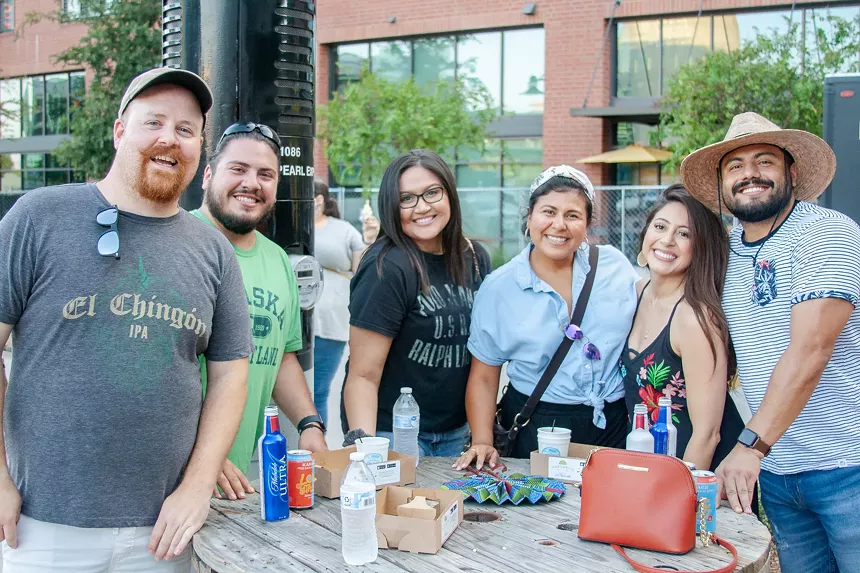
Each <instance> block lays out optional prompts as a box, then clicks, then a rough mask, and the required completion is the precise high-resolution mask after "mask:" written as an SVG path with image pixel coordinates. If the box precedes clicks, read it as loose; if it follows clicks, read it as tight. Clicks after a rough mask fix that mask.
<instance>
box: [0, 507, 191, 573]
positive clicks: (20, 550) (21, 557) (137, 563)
mask: <svg viewBox="0 0 860 573" xmlns="http://www.w3.org/2000/svg"><path fill="white" fill-rule="evenodd" d="M151 534H152V527H122V528H89V527H72V526H69V525H59V524H56V523H48V522H45V521H37V520H35V519H31V518H29V517H27V516H26V515H22V516H21V518H20V519H19V520H18V547H17V548H16V549H12V548H10V547H9V545H8V544H7V543H6V542H5V541H4V542H3V570H2V573H55V572H56V573H61V572H62V573H71V572H73V571H74V572H75V573H189V571H191V546H190V544H189V546H188V547H186V548H185V551H183V552H182V555H179V556H177V557H174V558H173V559H171V560H170V561H164V560H162V561H156V560H155V557H153V555H152V554H151V553H150V552H149V550H148V549H147V546H148V545H149V536H150V535H151Z"/></svg>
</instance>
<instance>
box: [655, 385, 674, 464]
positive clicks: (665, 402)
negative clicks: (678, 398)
mask: <svg viewBox="0 0 860 573" xmlns="http://www.w3.org/2000/svg"><path fill="white" fill-rule="evenodd" d="M657 406H658V407H659V408H660V410H666V427H667V428H668V429H669V446H668V449H667V451H666V453H667V454H669V455H670V456H673V457H678V428H676V427H675V424H674V423H673V422H672V399H671V398H660V399H658V400H657Z"/></svg>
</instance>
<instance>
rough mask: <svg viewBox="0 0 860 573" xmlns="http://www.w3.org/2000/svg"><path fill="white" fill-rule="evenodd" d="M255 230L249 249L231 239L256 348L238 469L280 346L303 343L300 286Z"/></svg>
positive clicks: (250, 445)
mask: <svg viewBox="0 0 860 573" xmlns="http://www.w3.org/2000/svg"><path fill="white" fill-rule="evenodd" d="M191 214H192V215H194V216H196V217H197V218H199V219H200V220H202V221H205V222H207V223H209V224H210V225H212V222H211V221H210V220H209V219H207V218H206V216H205V215H203V213H201V212H200V211H198V210H194V211H192V212H191ZM213 226H214V225H213ZM255 233H256V234H257V241H256V243H254V246H253V247H251V248H250V249H247V250H246V249H240V248H238V247H236V246H235V245H233V250H234V251H236V258H237V259H238V260H239V268H240V269H242V280H243V281H244V283H245V297H246V298H247V299H248V307H249V309H250V312H251V330H252V334H253V336H254V352H253V354H251V357H250V359H249V367H248V399H247V400H246V402H245V411H244V412H243V414H242V422H241V423H240V424H239V432H238V433H237V434H236V440H235V441H234V442H233V447H232V448H231V449H230V454H229V455H228V456H227V457H228V459H229V460H230V461H231V462H233V463H234V464H236V467H237V468H239V469H240V470H241V471H242V472H246V471H247V470H248V466H249V465H250V464H251V456H253V455H254V448H256V446H257V440H258V439H259V437H260V435H261V434H262V432H263V409H264V408H265V407H266V406H268V405H269V404H270V403H271V401H272V389H273V388H274V387H275V381H276V380H277V378H278V370H280V368H281V359H282V358H283V357H284V352H296V351H298V350H301V349H302V322H301V312H300V309H299V290H298V284H297V283H296V275H295V273H294V272H293V267H292V265H290V259H289V257H288V256H287V253H286V252H285V251H284V249H282V248H281V247H279V246H278V245H277V244H275V243H274V242H272V241H271V240H269V239H267V238H266V237H265V236H263V235H262V234H260V233H259V232H256V231H255ZM201 367H202V374H203V392H204V393H205V392H206V367H205V362H203V359H202V358H201Z"/></svg>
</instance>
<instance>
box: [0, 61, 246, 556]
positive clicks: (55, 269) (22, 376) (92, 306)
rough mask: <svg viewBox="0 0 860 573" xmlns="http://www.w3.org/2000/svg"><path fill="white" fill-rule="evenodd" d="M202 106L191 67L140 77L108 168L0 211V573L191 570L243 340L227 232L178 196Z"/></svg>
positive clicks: (232, 412) (192, 165) (199, 132)
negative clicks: (7, 363) (8, 361)
mask: <svg viewBox="0 0 860 573" xmlns="http://www.w3.org/2000/svg"><path fill="white" fill-rule="evenodd" d="M211 106H212V93H211V92H210V91H209V88H208V87H207V86H206V84H205V82H204V81H203V80H202V79H201V78H200V77H198V76H197V75H195V74H193V73H191V72H188V71H185V70H178V69H172V68H156V69H153V70H149V71H147V72H144V73H143V74H141V75H139V76H137V77H136V78H135V79H134V80H132V82H131V83H130V84H129V86H128V88H127V89H126V92H125V95H123V98H122V101H121V103H120V107H119V113H118V117H117V119H116V120H115V121H114V124H113V145H114V147H115V148H116V156H115V157H114V160H113V163H112V164H111V167H110V171H109V172H108V173H107V175H106V176H105V178H104V179H102V180H100V181H98V182H96V183H94V184H93V183H80V184H79V183H74V184H71V185H59V186H54V187H45V188H42V189H37V190H34V191H30V192H29V193H27V194H25V195H24V196H22V197H21V198H20V199H19V200H18V202H17V203H15V205H14V206H13V207H12V209H11V210H10V211H9V213H8V214H6V216H4V217H3V219H2V220H0V244H2V245H4V246H5V247H6V248H4V249H2V250H0V269H2V276H3V288H0V347H2V346H4V345H5V343H6V341H7V340H8V338H9V335H10V333H11V332H12V331H13V329H14V333H15V359H14V360H13V361H12V365H11V367H12V370H11V376H10V378H9V381H8V385H7V381H6V377H5V374H2V373H0V412H2V414H3V420H2V426H3V431H4V433H3V440H2V441H0V528H2V534H3V537H2V538H3V539H4V543H3V571H4V572H5V573H42V572H45V571H55V570H57V569H58V568H61V569H62V570H65V571H108V570H117V571H119V570H122V571H128V572H140V573H144V572H145V573H186V572H187V571H188V570H189V568H190V567H191V548H190V547H189V546H188V544H189V542H190V541H191V538H192V536H193V535H194V534H195V533H196V532H197V531H198V530H199V529H200V527H201V526H202V525H203V523H204V521H205V520H206V517H207V516H208V515H209V500H210V496H211V494H212V488H213V487H215V482H216V480H217V478H218V473H219V471H220V469H221V463H222V462H221V460H223V459H224V456H226V455H227V450H229V449H230V443H231V442H232V440H233V436H234V435H235V434H236V428H237V427H238V426H239V419H240V418H241V415H242V404H243V403H244V401H245V394H246V386H245V381H246V378H247V375H248V355H249V354H250V353H251V351H252V349H253V345H252V343H251V325H250V322H249V319H248V307H247V305H246V303H245V293H244V290H243V288H242V274H241V272H240V270H239V265H238V263H237V262H236V255H234V254H233V249H232V248H230V243H229V242H228V241H227V240H226V239H225V238H224V237H223V236H221V234H220V233H218V232H217V231H216V230H215V229H212V228H210V227H207V226H206V225H204V224H203V223H201V222H200V221H198V220H197V219H195V218H194V217H192V216H191V215H189V214H188V213H187V212H186V211H184V210H183V209H180V208H179V205H178V202H179V197H180V196H181V195H182V192H183V191H185V189H186V187H187V186H188V184H189V183H190V182H191V179H192V178H193V177H194V174H195V173H196V172H197V166H198V164H199V162H200V153H201V149H202V146H203V127H204V125H205V122H206V119H205V118H206V112H207V111H208V110H209V108H210V107H211ZM201 354H202V355H204V356H205V357H206V359H207V363H206V371H207V375H208V377H209V393H208V394H207V395H206V397H205V399H204V398H203V396H202V394H201V392H200V381H201V380H200V374H201V373H200V364H199V362H198V356H199V355H201ZM4 446H5V447H4ZM7 463H8V468H7Z"/></svg>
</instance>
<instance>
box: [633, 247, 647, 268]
mask: <svg viewBox="0 0 860 573" xmlns="http://www.w3.org/2000/svg"><path fill="white" fill-rule="evenodd" d="M636 264H637V265H639V266H640V267H642V268H643V269H644V268H647V267H648V262H647V261H646V260H645V259H644V258H642V251H639V254H638V255H636Z"/></svg>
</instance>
